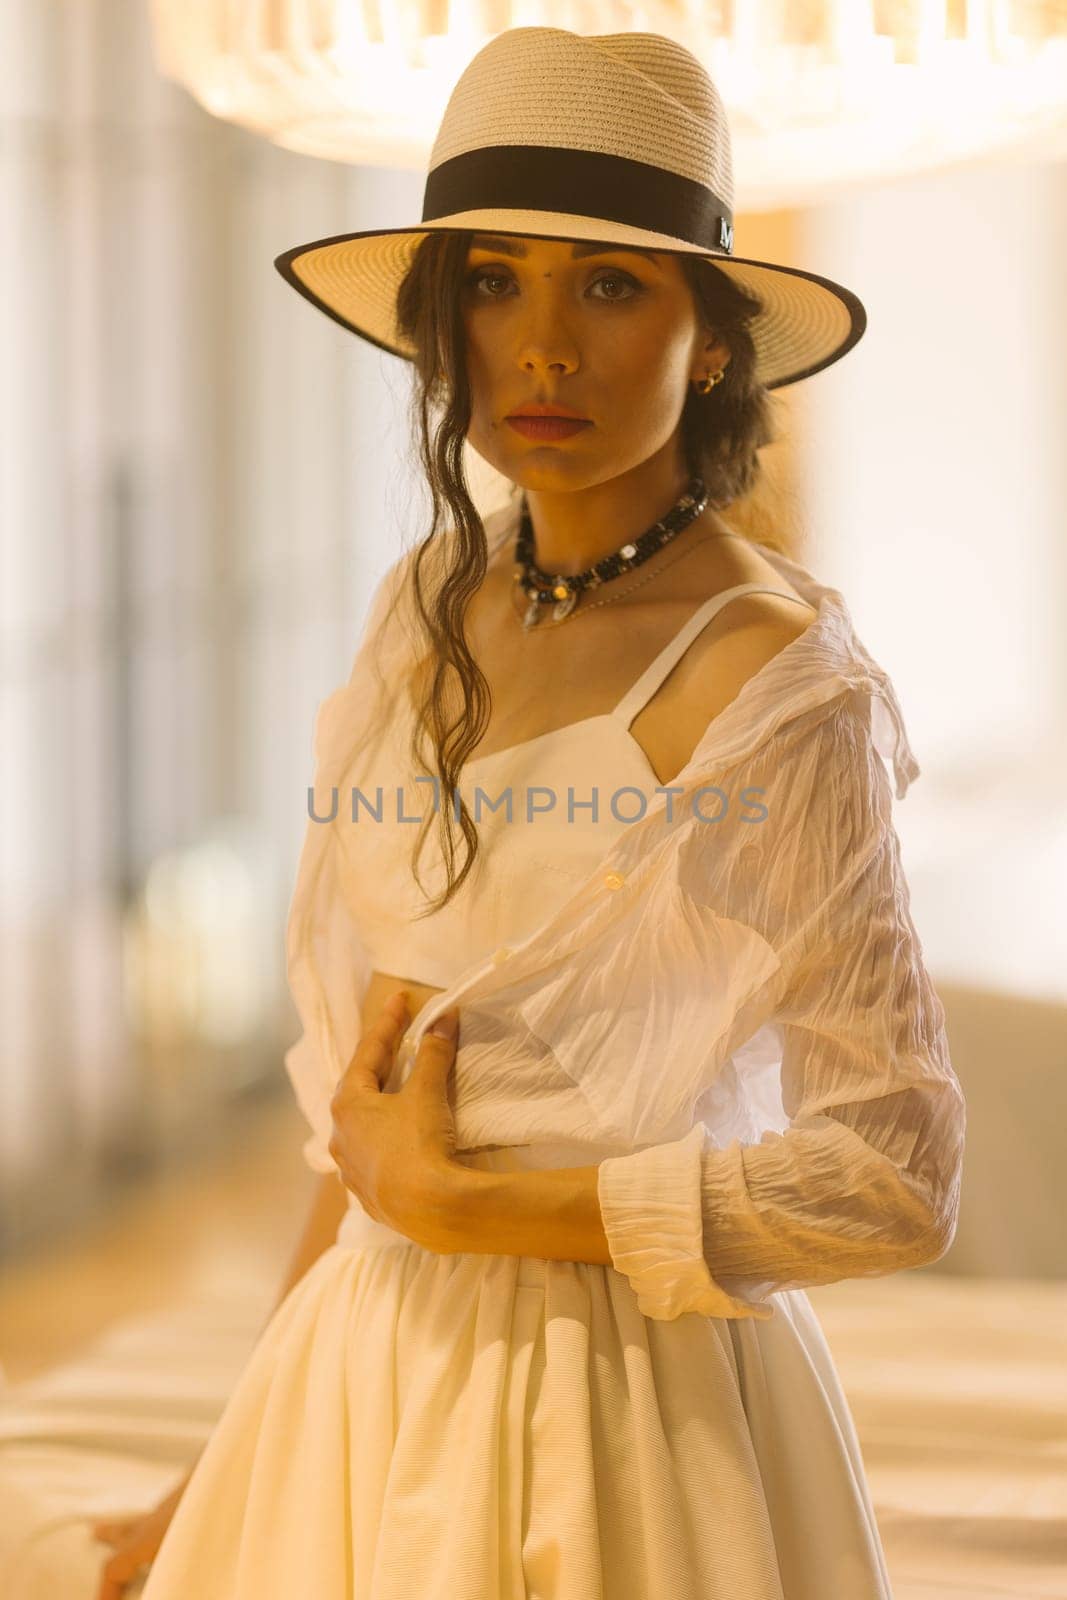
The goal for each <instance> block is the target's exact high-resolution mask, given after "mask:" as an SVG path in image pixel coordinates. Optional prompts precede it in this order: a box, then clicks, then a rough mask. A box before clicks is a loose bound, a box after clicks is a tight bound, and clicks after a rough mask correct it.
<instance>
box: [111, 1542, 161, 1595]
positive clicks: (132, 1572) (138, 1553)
mask: <svg viewBox="0 0 1067 1600" xmlns="http://www.w3.org/2000/svg"><path fill="white" fill-rule="evenodd" d="M152 1555H153V1552H152V1551H151V1550H149V1549H148V1548H147V1547H146V1546H144V1545H142V1544H141V1543H140V1541H138V1542H137V1543H135V1544H130V1545H127V1546H126V1547H125V1548H124V1549H122V1550H119V1551H117V1552H116V1553H115V1555H113V1556H112V1557H111V1560H110V1561H109V1562H108V1563H107V1565H106V1566H105V1568H104V1581H105V1583H106V1584H109V1585H111V1586H112V1588H113V1590H114V1593H115V1594H116V1595H121V1593H122V1592H123V1590H124V1589H125V1587H126V1585H127V1584H128V1583H132V1582H133V1580H134V1578H136V1577H138V1576H139V1574H140V1572H141V1570H142V1569H143V1568H144V1567H146V1566H147V1565H148V1563H149V1562H150V1561H151V1559H152ZM101 1592H102V1594H106V1595H110V1594H111V1592H112V1590H111V1589H107V1588H105V1589H103V1590H102V1591H101Z"/></svg>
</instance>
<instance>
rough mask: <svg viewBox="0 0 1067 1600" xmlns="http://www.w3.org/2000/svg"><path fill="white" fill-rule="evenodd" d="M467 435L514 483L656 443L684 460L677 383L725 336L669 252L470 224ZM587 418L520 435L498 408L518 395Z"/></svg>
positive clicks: (597, 476) (709, 360)
mask: <svg viewBox="0 0 1067 1600" xmlns="http://www.w3.org/2000/svg"><path fill="white" fill-rule="evenodd" d="M463 319H464V326H465V329H466V336H467V361H468V369H469V374H470V384H471V397H472V415H471V424H470V428H469V430H468V435H467V437H468V439H469V440H470V443H471V444H472V445H473V446H474V448H475V449H476V450H477V451H478V453H479V455H481V456H483V457H484V459H485V460H486V461H488V462H489V463H490V464H491V465H492V466H493V467H495V468H496V469H497V471H498V472H502V473H503V474H504V475H505V476H506V477H508V478H510V479H511V480H512V482H514V483H517V484H519V485H520V486H521V487H522V488H525V489H531V490H537V489H541V490H553V489H561V490H565V489H570V490H574V489H580V488H585V487H589V486H591V485H593V484H598V483H604V482H606V481H607V480H609V479H611V478H615V477H619V476H621V475H622V474H623V473H626V472H632V471H633V470H634V469H635V468H638V467H639V466H640V465H641V464H642V463H643V462H646V461H648V460H649V459H650V458H652V457H655V456H657V455H660V454H661V453H662V452H664V451H677V458H678V461H679V462H681V460H682V453H681V441H680V437H679V422H680V419H681V414H682V407H683V406H684V404H685V399H686V394H687V392H688V386H689V383H690V381H691V380H692V379H693V378H698V377H702V376H703V374H704V373H705V372H706V371H709V370H710V371H712V372H714V371H717V370H718V368H719V367H720V366H722V365H723V364H724V363H725V362H726V361H727V360H728V359H729V349H728V348H727V346H725V345H723V344H719V343H717V342H716V341H715V337H714V334H713V332H712V330H710V329H708V328H706V327H704V326H703V325H702V324H701V322H700V320H699V317H698V314H697V310H696V305H695V302H694V299H693V295H692V292H691V290H690V288H689V284H688V281H687V280H686V278H685V276H684V274H683V271H682V268H681V266H680V265H679V263H678V261H677V259H676V257H674V256H672V255H670V254H666V253H663V252H651V251H649V252H645V251H640V252H639V251H636V250H631V249H626V248H623V247H621V246H603V245H600V244H585V243H582V244H575V243H572V242H571V241H570V240H557V239H533V238H518V237H515V236H513V235H512V236H506V237H498V236H496V235H494V236H492V237H490V236H488V235H485V234H476V235H475V236H474V239H473V241H472V245H471V249H470V251H469V254H468V258H467V268H466V273H465V281H464V285H463ZM538 401H540V402H544V403H549V404H557V405H564V406H569V407H571V408H572V409H573V410H574V411H576V412H578V413H579V415H581V416H582V417H585V418H588V419H589V422H590V424H591V426H587V427H584V428H581V429H579V430H578V431H576V432H573V433H570V434H568V435H566V436H564V437H562V438H557V439H551V440H546V439H543V438H531V437H528V436H524V435H523V434H522V433H521V432H518V431H516V430H515V429H514V428H513V427H512V426H511V425H510V424H509V423H508V421H507V420H506V419H507V417H508V416H509V414H511V413H514V412H516V411H519V410H521V409H522V408H523V406H524V405H526V404H529V403H536V402H538Z"/></svg>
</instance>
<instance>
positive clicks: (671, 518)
mask: <svg viewBox="0 0 1067 1600" xmlns="http://www.w3.org/2000/svg"><path fill="white" fill-rule="evenodd" d="M707 503H708V491H707V489H706V488H705V486H704V481H703V479H702V478H699V477H695V478H691V479H690V481H689V483H688V484H687V485H686V489H685V493H684V494H683V495H682V497H681V499H679V500H677V501H676V502H675V504H674V505H673V506H672V507H671V509H670V510H669V511H668V512H667V513H666V514H665V515H664V516H662V517H660V519H659V521H658V522H654V523H653V524H652V526H651V528H646V529H645V531H644V533H642V534H641V535H640V536H639V537H638V538H636V539H631V540H630V541H629V542H628V543H627V544H624V545H622V546H621V547H620V548H619V549H618V550H616V551H615V552H614V553H613V554H612V555H608V556H604V557H603V558H602V560H600V561H597V562H595V563H594V565H593V566H591V567H586V569H585V571H584V572H572V573H556V574H552V573H548V572H542V570H541V568H540V567H539V566H538V565H537V563H536V562H535V560H534V535H533V524H532V522H531V521H530V508H529V506H528V504H527V501H526V496H525V495H523V497H522V515H521V517H520V519H519V531H518V534H517V536H516V539H515V562H516V565H515V571H514V584H515V588H516V591H517V592H518V593H520V594H522V595H525V597H526V601H527V605H526V609H525V611H524V612H523V613H522V625H523V627H524V628H525V629H526V630H527V632H528V631H529V630H530V629H531V628H536V627H537V625H538V623H539V622H541V620H542V618H543V617H545V616H546V615H548V613H547V612H546V611H545V610H544V607H546V606H549V605H551V607H552V611H551V616H552V620H553V622H563V621H564V620H565V619H566V618H567V617H569V616H570V614H571V612H572V611H573V610H574V608H575V606H576V605H577V603H578V596H579V595H580V594H583V593H584V592H585V591H586V590H587V589H598V588H600V587H601V585H603V584H605V583H610V582H611V581H612V580H613V579H615V578H620V577H622V576H623V574H624V573H627V572H632V571H633V570H634V568H635V567H640V566H643V565H644V563H645V562H646V561H647V560H648V559H649V558H650V557H651V556H654V555H655V554H656V552H657V550H662V548H663V546H664V545H665V544H670V542H671V540H672V539H676V538H677V537H678V535H679V534H680V533H681V532H682V530H683V528H688V526H689V524H690V523H691V522H693V521H694V520H695V519H696V518H697V517H699V516H700V514H701V512H702V511H703V510H704V507H705V506H706V505H707ZM628 587H630V586H627V587H626V588H623V589H622V590H621V591H620V592H621V593H622V594H625V593H626V592H627V588H628ZM615 598H616V596H615V595H609V596H608V600H613V599H615ZM608 600H600V601H597V602H596V604H598V605H607V604H608ZM582 609H583V610H588V609H589V607H588V606H584V607H583V608H582Z"/></svg>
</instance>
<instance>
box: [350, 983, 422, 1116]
mask: <svg viewBox="0 0 1067 1600" xmlns="http://www.w3.org/2000/svg"><path fill="white" fill-rule="evenodd" d="M408 1021H409V1010H408V994H407V990H406V989H401V990H398V991H397V992H396V994H391V995H390V996H389V999H388V1000H387V1001H386V1002H385V1004H384V1005H383V1006H382V1008H381V1011H380V1012H379V1013H378V1015H377V1017H375V1019H374V1022H373V1023H372V1024H371V1026H370V1027H369V1028H367V1029H366V1030H365V1032H364V1033H363V1034H362V1035H361V1036H360V1039H359V1041H358V1043H357V1045H356V1048H355V1050H354V1052H353V1055H352V1060H351V1061H350V1062H349V1064H348V1068H347V1070H346V1072H345V1075H344V1077H343V1079H342V1080H341V1083H340V1084H339V1085H338V1095H339V1096H340V1095H341V1094H342V1092H343V1090H344V1089H346V1088H352V1087H356V1088H363V1089H380V1088H381V1086H382V1076H383V1074H384V1073H387V1072H389V1070H390V1069H391V1068H392V1065H393V1058H394V1056H395V1053H396V1046H397V1042H398V1040H399V1037H400V1034H401V1033H402V1032H403V1031H404V1029H405V1028H406V1026H407V1024H408Z"/></svg>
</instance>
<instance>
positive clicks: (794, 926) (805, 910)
mask: <svg viewBox="0 0 1067 1600" xmlns="http://www.w3.org/2000/svg"><path fill="white" fill-rule="evenodd" d="M869 705H870V702H869V699H868V697H867V696H865V695H857V694H856V693H854V692H850V693H849V694H847V695H845V696H843V697H842V698H841V699H840V700H839V701H838V702H837V703H836V704H835V705H834V706H832V707H831V708H829V709H828V710H826V711H824V712H823V714H822V715H821V716H820V718H819V719H818V720H816V721H815V722H814V723H811V722H810V720H809V721H808V722H807V724H806V726H805V727H804V730H803V731H802V732H801V733H799V734H797V733H796V732H795V731H794V732H793V733H792V734H791V733H790V732H789V731H788V730H786V731H785V732H784V733H782V734H781V735H780V736H776V737H775V738H773V739H772V740H771V741H770V742H769V746H768V750H767V752H765V754H764V755H763V757H762V758H761V759H762V761H763V762H765V763H766V765H765V769H764V771H763V772H762V776H756V777H754V778H753V779H752V780H751V781H754V782H756V783H757V784H758V783H760V782H761V781H762V782H763V784H764V786H765V793H766V795H767V798H766V799H765V801H764V803H765V804H766V805H767V808H768V817H767V819H766V820H765V822H764V823H763V825H762V826H763V829H764V830H765V831H764V833H763V835H762V838H761V843H760V845H759V847H758V848H757V849H756V850H753V849H752V847H751V846H749V847H748V848H747V849H745V850H742V851H741V852H740V859H744V860H747V861H748V862H754V863H755V864H754V866H752V867H746V868H744V869H742V867H741V866H740V861H739V859H738V857H737V856H734V857H731V856H730V853H729V852H728V851H722V850H721V849H720V850H718V851H717V854H715V855H714V858H713V857H712V855H707V860H706V861H705V862H702V863H701V866H700V870H701V871H702V872H706V873H710V874H713V875H715V882H714V887H713V889H712V891H711V892H713V893H714V894H715V895H716V897H717V898H718V900H719V902H720V903H721V904H722V906H723V910H724V912H726V913H727V914H729V915H731V916H733V917H736V918H738V919H739V920H742V921H747V922H748V923H749V924H750V925H751V926H754V927H755V928H756V929H757V931H758V932H760V933H761V934H762V936H763V937H764V938H765V939H766V940H767V941H768V942H769V943H770V944H771V946H772V948H773V949H774V951H775V952H776V954H777V956H778V958H779V961H780V963H781V970H780V973H779V975H778V980H777V982H776V984H775V985H774V986H773V989H774V993H773V997H772V1010H771V1011H770V1013H769V1016H768V1018H767V1019H766V1020H773V1021H775V1022H777V1023H778V1024H779V1025H780V1028H781V1038H782V1062H781V1092H782V1104H783V1108H784V1111H785V1113H786V1116H787V1117H788V1119H789V1121H788V1127H787V1128H786V1131H785V1132H784V1133H778V1132H770V1131H768V1132H765V1133H764V1134H763V1136H762V1138H761V1140H760V1142H759V1143H758V1144H744V1143H742V1142H740V1141H734V1142H733V1143H732V1144H730V1145H729V1146H728V1147H727V1148H725V1149H723V1148H718V1147H715V1146H713V1145H712V1144H711V1142H710V1139H709V1136H708V1131H707V1129H706V1128H705V1126H704V1124H703V1123H700V1122H698V1123H697V1124H696V1125H695V1126H694V1127H693V1128H692V1129H691V1130H690V1132H689V1133H688V1134H687V1135H686V1136H685V1137H684V1138H682V1139H680V1140H678V1141H677V1142H675V1143H667V1144H659V1145H654V1146H651V1147H650V1148H648V1149H645V1150H640V1151H637V1152H635V1153H634V1154H632V1155H625V1156H619V1157H612V1158H611V1159H609V1160H606V1161H604V1162H602V1163H601V1165H600V1167H599V1171H598V1193H599V1199H600V1205H601V1213H602V1218H603V1224H604V1229H605V1232H606V1234H607V1238H608V1242H609V1247H610V1250H611V1255H612V1261H613V1263H614V1265H615V1266H616V1268H617V1269H618V1270H619V1271H621V1272H624V1273H625V1274H626V1275H627V1276H628V1277H629V1278H630V1280H631V1282H632V1284H633V1286H634V1288H635V1289H636V1291H637V1296H638V1304H639V1305H640V1308H641V1310H642V1311H644V1312H645V1314H646V1315H648V1316H652V1317H658V1318H666V1319H670V1318H673V1317H676V1316H679V1315H680V1314H681V1313H683V1312H686V1311H697V1312H701V1313H703V1314H705V1315H708V1316H716V1317H757V1318H761V1319H766V1318H767V1317H770V1316H771V1315H773V1307H772V1306H770V1305H768V1304H766V1299H767V1296H768V1295H770V1294H773V1293H775V1292H776V1291H779V1290H782V1289H791V1288H803V1287H807V1286H810V1285H816V1284H824V1283H832V1282H835V1281H837V1280H839V1279H842V1278H846V1277H868V1276H877V1275H881V1274H885V1273H891V1272H896V1271H898V1270H900V1269H901V1268H904V1267H913V1266H918V1265H921V1264H923V1263H926V1262H931V1261H936V1260H938V1259H939V1258H940V1257H941V1256H942V1255H943V1254H944V1253H945V1251H946V1250H947V1249H948V1247H949V1245H950V1244H951V1242H952V1239H953V1237H954V1235H955V1230H956V1220H957V1212H958V1205H959V1190H960V1179H961V1165H962V1154H963V1142H964V1128H965V1104H964V1099H963V1095H962V1092H961V1090H960V1086H959V1083H958V1081H957V1079H956V1076H955V1074H954V1072H953V1069H952V1066H951V1063H950V1060H949V1054H948V1047H947V1042H946V1036H945V1028H944V1010H943V1007H942V1005H941V1002H940V1000H939V999H938V997H937V995H936V993H935V992H934V989H933V986H932V984H931V982H930V979H929V976H928V974H927V972H926V969H925V966H924V964H923V957H922V947H921V945H920V941H919V938H918V935H917V933H916V931H915V927H914V924H913V922H912V919H911V914H910V909H909V894H908V888H907V884H906V881H905V879H904V876H903V873H902V870H901V863H900V847H899V842H898V839H897V835H896V832H895V830H894V828H893V824H892V800H891V795H890V790H889V782H888V777H887V774H886V770H885V768H884V766H883V764H882V760H881V757H880V756H879V754H878V752H877V751H876V749H875V748H874V745H873V743H872V741H871V737H870V731H869V730H870V715H869ZM864 708H867V709H864ZM747 772H748V767H747V765H746V774H747ZM745 781H750V780H749V778H748V777H747V776H746V779H745ZM779 808H780V809H779ZM709 831H712V830H705V832H709ZM749 833H750V834H751V833H752V830H751V828H750V829H749ZM715 848H716V847H715V846H709V849H711V850H715Z"/></svg>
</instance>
